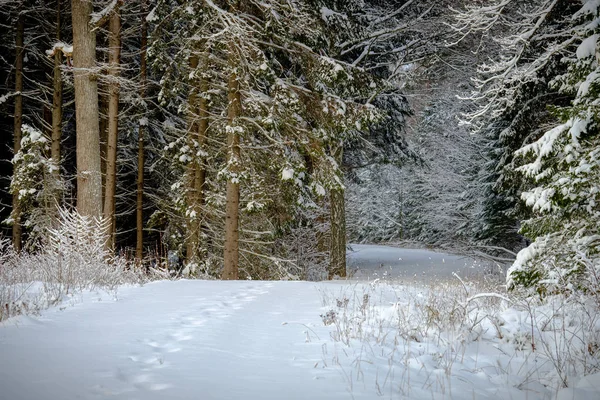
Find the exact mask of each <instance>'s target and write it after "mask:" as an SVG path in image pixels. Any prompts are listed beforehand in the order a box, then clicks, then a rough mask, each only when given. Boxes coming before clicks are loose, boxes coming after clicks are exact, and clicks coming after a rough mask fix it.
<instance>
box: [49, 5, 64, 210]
mask: <svg viewBox="0 0 600 400" xmlns="http://www.w3.org/2000/svg"><path fill="white" fill-rule="evenodd" d="M60 6H61V0H57V2H56V40H57V41H60V25H61V14H60V11H61V10H60V8H61V7H60ZM61 65H62V51H55V52H54V79H53V85H52V86H53V94H52V143H51V147H50V155H51V157H52V161H53V162H54V165H55V166H56V169H55V170H54V172H53V173H54V179H56V180H58V179H59V178H60V142H61V139H62V101H63V100H62V97H63V95H62V90H63V88H62V76H61V71H60V67H61ZM56 200H57V201H58V199H56Z"/></svg>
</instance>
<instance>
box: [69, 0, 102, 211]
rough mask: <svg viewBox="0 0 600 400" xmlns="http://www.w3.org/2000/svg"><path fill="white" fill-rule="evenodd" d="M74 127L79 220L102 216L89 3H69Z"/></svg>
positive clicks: (82, 0)
mask: <svg viewBox="0 0 600 400" xmlns="http://www.w3.org/2000/svg"><path fill="white" fill-rule="evenodd" d="M71 4H72V13H71V15H72V20H73V65H74V84H75V115H76V117H75V123H76V125H77V129H76V131H77V135H76V136H77V211H78V212H79V213H80V214H81V215H83V216H94V217H100V216H101V215H102V174H101V160H100V127H99V123H98V81H97V77H96V75H95V74H96V72H95V71H94V69H95V67H96V34H95V33H94V32H93V31H92V30H91V27H90V23H89V22H90V15H91V13H92V11H93V7H92V3H91V2H90V1H89V0H72V2H71Z"/></svg>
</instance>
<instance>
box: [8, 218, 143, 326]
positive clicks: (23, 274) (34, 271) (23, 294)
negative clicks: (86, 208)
mask: <svg viewBox="0 0 600 400" xmlns="http://www.w3.org/2000/svg"><path fill="white" fill-rule="evenodd" d="M56 225H57V226H56V227H55V228H51V229H49V231H48V234H47V236H46V237H45V238H44V241H43V242H42V243H41V244H40V245H39V246H38V247H37V248H36V249H35V250H31V251H22V252H20V253H17V252H16V251H14V249H13V248H12V245H11V243H10V241H9V240H8V239H0V321H3V320H5V319H8V318H10V317H13V316H15V315H19V314H36V313H38V312H39V311H41V310H43V309H45V308H48V307H50V306H52V305H56V304H58V303H60V302H62V301H65V300H68V299H69V298H72V297H73V296H76V295H77V294H80V293H82V292H83V291H90V290H102V291H108V292H111V293H114V294H116V291H117V289H118V287H119V286H120V285H123V284H138V283H142V282H144V281H147V280H149V279H151V278H152V276H151V275H148V274H147V273H145V272H144V273H141V271H139V270H138V269H137V268H136V267H135V265H134V263H132V262H130V261H128V260H126V259H124V258H121V257H114V256H112V254H111V253H110V251H109V250H108V249H107V248H106V236H105V234H104V232H106V221H104V220H102V219H100V220H98V219H91V218H86V217H82V216H80V215H79V214H77V212H75V211H68V210H59V222H58V223H57V224H56Z"/></svg>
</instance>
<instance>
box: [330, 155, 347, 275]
mask: <svg viewBox="0 0 600 400" xmlns="http://www.w3.org/2000/svg"><path fill="white" fill-rule="evenodd" d="M343 149H344V147H343V145H342V144H339V145H338V146H337V148H335V149H333V151H332V156H333V158H334V159H335V160H336V161H337V163H338V165H339V166H341V165H342V155H343ZM329 199H330V209H331V210H330V212H331V239H330V247H331V249H330V252H329V260H330V262H329V279H333V278H334V277H335V276H336V275H337V276H339V277H342V278H344V277H346V210H345V204H344V188H343V187H340V188H334V189H332V190H331V193H330V198H329Z"/></svg>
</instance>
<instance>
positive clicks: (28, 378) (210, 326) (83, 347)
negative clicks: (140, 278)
mask: <svg viewBox="0 0 600 400" xmlns="http://www.w3.org/2000/svg"><path fill="white" fill-rule="evenodd" d="M315 286H316V285H315V284H314V283H308V282H277V283H269V282H252V281H238V282H219V281H208V282H207V281H185V280H183V281H177V282H156V283H151V284H148V285H146V286H144V287H134V288H131V287H130V288H124V289H121V292H120V293H119V296H118V301H114V300H112V299H108V301H107V299H106V298H104V299H103V300H102V301H98V299H93V298H88V299H85V300H84V301H83V302H82V303H80V304H77V305H75V306H73V307H66V308H64V309H61V308H56V309H52V310H48V311H46V312H45V313H43V316H42V317H40V318H30V317H18V318H14V319H11V320H8V321H6V322H5V323H4V324H2V325H0V360H1V361H0V388H1V389H0V398H2V399H6V400H19V399H23V400H25V399H26V400H41V399H62V400H67V399H140V400H141V399H143V400H151V399H161V400H162V399H203V400H209V399H282V398H286V399H304V398H312V399H318V398H328V399H348V398H350V395H349V392H348V391H347V389H346V384H345V381H344V379H343V376H342V375H341V374H340V373H339V371H337V372H336V371H335V370H334V369H319V368H314V366H315V364H317V363H318V362H319V361H321V360H322V358H323V356H322V348H321V346H322V344H323V341H322V340H319V339H318V338H317V335H322V337H321V339H328V333H327V329H325V327H324V326H323V323H322V321H321V319H320V317H319V310H320V307H321V303H320V301H321V300H320V296H319V294H318V292H317V290H316V288H315ZM105 296H106V295H105Z"/></svg>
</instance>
